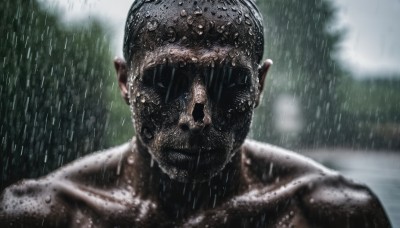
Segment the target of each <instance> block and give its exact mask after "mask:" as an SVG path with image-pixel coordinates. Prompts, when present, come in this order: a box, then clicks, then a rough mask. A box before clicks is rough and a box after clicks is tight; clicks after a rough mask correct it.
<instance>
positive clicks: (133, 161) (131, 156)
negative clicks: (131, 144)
mask: <svg viewBox="0 0 400 228" xmlns="http://www.w3.org/2000/svg"><path fill="white" fill-rule="evenodd" d="M127 162H128V164H129V165H133V163H135V159H134V158H133V155H130V156H129V157H128V159H127Z"/></svg>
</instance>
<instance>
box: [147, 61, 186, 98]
mask: <svg viewBox="0 0 400 228" xmlns="http://www.w3.org/2000/svg"><path fill="white" fill-rule="evenodd" d="M143 84H144V85H145V86H147V87H151V88H153V89H155V90H156V91H157V92H158V93H159V95H161V96H163V98H164V100H165V102H168V101H170V100H172V99H175V98H177V97H179V96H180V95H182V94H183V93H184V92H186V91H187V90H188V78H187V76H186V75H185V74H184V73H183V72H182V71H181V70H180V69H179V68H178V67H175V66H170V65H165V64H164V65H158V66H156V67H152V68H149V69H146V70H145V72H144V75H143Z"/></svg>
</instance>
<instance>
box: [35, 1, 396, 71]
mask: <svg viewBox="0 0 400 228" xmlns="http://www.w3.org/2000/svg"><path fill="white" fill-rule="evenodd" d="M41 1H42V2H46V5H49V3H50V4H54V3H56V4H59V6H60V8H62V9H63V10H64V12H65V15H64V17H65V19H66V20H67V21H78V22H79V21H80V20H85V19H87V18H88V17H90V16H96V17H101V18H103V20H105V21H107V22H108V23H109V24H110V25H111V26H110V28H112V29H113V30H114V31H113V32H114V34H115V36H114V47H115V55H119V56H120V55H121V53H122V37H123V29H124V23H125V19H126V15H127V13H128V10H129V7H130V5H131V3H132V1H133V0H112V1H110V0H68V1H67V0H41ZM334 4H335V5H336V6H337V7H338V9H339V14H338V19H339V22H338V23H339V27H342V28H346V30H347V35H346V37H345V39H344V41H343V42H342V49H341V52H340V55H339V58H340V59H341V60H342V61H343V63H344V64H345V65H346V66H348V68H349V69H350V70H352V71H353V73H354V74H355V75H356V77H361V76H362V75H368V74H374V73H379V72H384V73H387V74H393V73H397V74H398V75H400V0H335V1H334Z"/></svg>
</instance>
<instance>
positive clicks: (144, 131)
mask: <svg viewBox="0 0 400 228" xmlns="http://www.w3.org/2000/svg"><path fill="white" fill-rule="evenodd" d="M143 134H144V137H146V138H147V139H152V138H153V134H151V132H150V130H149V129H148V128H144V129H143Z"/></svg>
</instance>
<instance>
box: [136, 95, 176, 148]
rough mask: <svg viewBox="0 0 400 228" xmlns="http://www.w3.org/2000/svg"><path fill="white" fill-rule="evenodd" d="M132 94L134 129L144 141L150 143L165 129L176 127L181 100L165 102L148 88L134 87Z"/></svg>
mask: <svg viewBox="0 0 400 228" xmlns="http://www.w3.org/2000/svg"><path fill="white" fill-rule="evenodd" d="M132 95H134V97H132V99H131V101H132V102H133V109H134V110H133V113H134V118H135V127H136V131H137V133H138V134H139V135H140V136H141V138H142V140H143V142H144V143H146V144H150V143H152V142H153V141H154V139H155V138H157V136H158V135H159V134H162V132H163V131H165V130H166V129H169V130H170V129H174V128H176V126H177V125H178V120H179V113H180V112H181V111H180V110H183V108H184V107H183V102H182V101H181V100H179V99H176V100H174V101H173V102H170V103H168V104H165V102H164V101H163V99H162V97H161V96H160V95H159V94H157V93H156V92H155V91H154V90H152V89H149V88H136V89H135V90H134V93H133V94H132Z"/></svg>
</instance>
